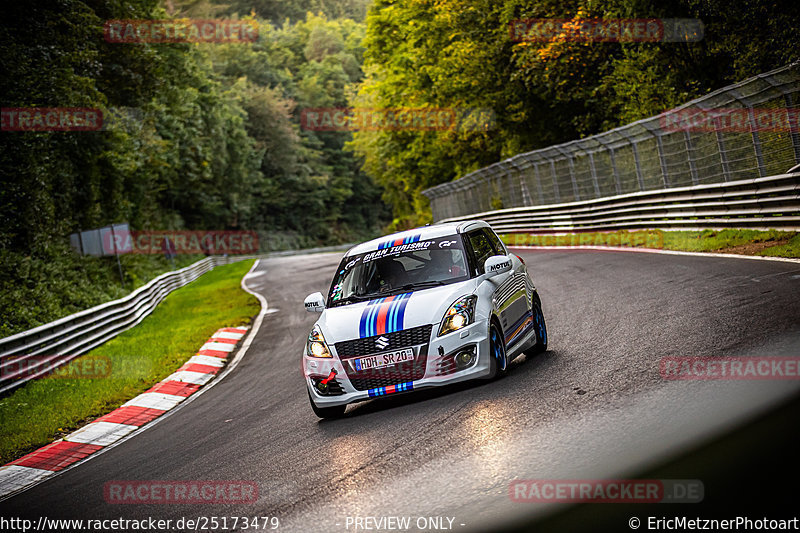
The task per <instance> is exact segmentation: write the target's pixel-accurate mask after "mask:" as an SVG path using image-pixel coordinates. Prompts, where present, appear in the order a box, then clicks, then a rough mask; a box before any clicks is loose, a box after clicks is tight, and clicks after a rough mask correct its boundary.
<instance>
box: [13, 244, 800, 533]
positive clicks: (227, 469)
mask: <svg viewBox="0 0 800 533" xmlns="http://www.w3.org/2000/svg"><path fill="white" fill-rule="evenodd" d="M519 253H520V255H521V256H522V257H523V258H524V259H525V261H526V262H527V264H528V265H529V268H530V271H531V274H532V278H533V280H534V283H535V284H536V286H537V287H538V288H539V291H540V294H541V297H542V302H543V307H544V313H545V317H546V319H547V324H548V330H549V334H550V346H549V348H550V349H549V351H548V352H546V353H545V354H542V355H539V356H537V357H534V358H532V359H530V360H526V359H525V358H524V357H523V358H520V359H518V360H517V361H516V362H515V363H514V364H513V365H512V366H511V369H510V373H509V375H507V376H506V377H504V378H503V379H501V380H499V381H496V382H487V383H478V384H469V385H460V386H456V387H453V388H448V389H442V390H437V391H434V392H423V393H420V394H415V395H412V396H405V397H396V398H389V399H386V400H383V401H371V402H367V403H362V404H359V405H357V406H352V407H350V408H349V410H348V415H347V416H346V417H345V418H344V419H342V420H336V421H324V422H320V421H318V419H317V418H316V417H315V416H314V414H313V413H312V411H311V408H310V407H309V404H308V398H307V395H306V391H305V388H304V383H303V378H302V375H301V371H300V353H301V351H302V349H303V346H304V342H305V338H306V335H307V334H308V331H309V329H310V327H311V326H312V324H313V323H314V320H315V318H316V316H317V315H315V314H309V313H306V312H305V310H304V309H303V305H302V302H303V299H304V297H305V296H306V295H307V294H309V293H311V292H315V291H318V290H320V291H323V292H325V291H326V290H327V288H328V285H329V283H330V278H331V276H332V274H333V270H334V268H335V266H336V264H337V263H338V261H339V258H340V254H316V255H306V256H291V257H276V258H271V259H267V260H261V262H260V263H259V265H258V268H257V269H256V270H255V271H253V272H252V273H251V274H250V276H249V277H248V279H247V283H248V286H249V287H250V288H252V289H253V290H255V291H257V292H259V293H261V294H263V295H264V296H265V297H266V298H267V301H268V302H269V310H270V312H269V314H267V315H266V317H265V319H264V322H263V325H262V327H261V329H260V331H259V333H258V335H257V337H256V339H255V341H254V343H253V345H252V346H251V348H250V350H249V352H248V353H247V355H246V357H245V358H244V359H243V360H242V361H241V363H240V364H239V366H238V367H237V368H236V369H235V370H234V371H233V372H231V373H230V374H229V375H228V376H227V377H225V379H224V380H222V381H221V382H220V383H218V384H216V385H215V386H214V387H213V388H212V389H210V390H209V391H207V392H206V393H204V394H202V395H201V396H199V397H198V398H197V399H195V400H194V401H192V402H191V403H189V404H187V405H186V406H184V407H182V408H180V409H179V410H177V411H176V412H174V413H173V414H171V415H170V416H168V417H166V418H165V419H164V420H162V421H160V422H159V423H157V424H156V425H155V426H153V427H151V428H150V429H148V430H146V431H144V432H142V433H141V434H139V435H136V436H134V437H133V438H132V439H130V440H128V441H126V442H123V443H122V444H120V445H119V446H116V447H114V448H112V449H109V450H108V451H106V452H104V453H102V454H100V455H99V456H97V457H95V458H94V459H92V460H90V461H88V462H87V463H85V464H82V465H79V466H78V467H76V468H72V469H70V470H67V471H66V472H64V473H63V474H60V475H57V476H54V477H53V478H51V479H49V480H48V481H46V482H44V483H42V484H40V485H38V486H35V487H33V488H32V489H30V490H28V491H26V492H23V493H21V494H19V495H17V496H15V497H13V498H10V499H8V500H5V501H3V502H0V515H2V516H6V517H7V516H15V517H30V518H34V519H35V518H38V517H39V516H47V517H50V518H59V517H61V518H97V519H103V518H119V517H123V518H126V517H127V518H146V517H155V518H159V519H169V518H171V519H178V518H181V517H198V516H218V517H221V516H243V515H246V516H251V517H252V516H277V517H279V519H280V524H281V525H280V528H279V529H278V530H279V531H312V532H313V531H325V532H337V531H341V532H346V531H354V529H353V526H352V522H348V517H350V518H351V519H352V518H353V517H365V516H372V517H382V516H384V517H385V516H410V517H413V518H414V520H416V518H417V517H447V518H450V519H452V520H453V521H452V529H453V530H456V531H489V530H494V529H497V528H498V527H499V525H501V524H508V523H509V521H513V520H515V519H521V518H522V519H533V518H536V517H543V516H545V515H546V514H548V513H550V512H551V511H563V510H564V509H565V507H564V505H565V504H532V503H517V502H512V501H511V499H510V498H509V484H510V483H511V482H512V481H513V480H515V479H534V478H535V479H603V478H625V477H637V476H638V475H640V474H641V473H643V472H646V471H648V470H649V469H652V468H655V467H657V466H658V465H659V464H662V463H664V462H666V461H669V460H672V459H675V458H677V457H681V456H685V455H686V454H687V453H688V452H690V451H692V450H693V449H695V448H696V447H698V446H700V445H703V444H707V443H709V442H712V441H713V439H715V438H718V437H721V436H723V435H725V434H727V433H729V432H730V431H731V430H732V429H734V428H736V427H740V426H741V425H742V424H745V423H749V422H752V421H755V420H758V419H760V418H761V417H763V416H764V414H765V413H767V412H768V411H770V410H773V409H775V408H776V407H777V406H778V405H780V404H781V403H782V402H785V401H787V400H788V399H790V398H791V397H793V396H794V395H796V394H797V391H798V388H800V387H799V385H800V381H798V380H783V381H776V380H769V381H764V380H752V381H667V380H664V379H663V378H662V377H661V375H660V373H659V362H660V360H661V358H663V357H666V356H738V355H750V356H788V355H791V356H798V355H800V334H799V333H800V263H790V262H773V261H758V260H743V259H736V258H729V257H724V256H721V257H695V256H681V255H661V254H649V253H632V252H602V251H578V250H575V251H536V252H531V251H520V252H519ZM795 420H800V417H797V418H795ZM789 429H791V428H787V431H788V430H789ZM752 438H753V439H755V441H754V442H756V444H758V445H759V446H761V449H763V453H764V454H765V455H769V454H770V453H771V452H770V447H771V445H772V444H773V442H772V440H771V439H772V437H771V436H760V435H752ZM759 439H760V440H759ZM795 442H796V441H795ZM795 449H796V448H795ZM798 465H800V460H799V458H798V456H797V455H796V454H795V455H794V457H793V458H791V460H790V461H787V466H786V470H785V471H784V472H783V473H784V474H785V475H787V476H788V475H793V476H794V481H793V483H794V485H793V486H794V487H795V489H794V490H795V491H797V488H796V487H798V486H800V485H799V484H798V481H797V479H798V478H797V477H796V472H798V471H800V468H799V467H798ZM730 466H731V468H733V469H736V468H738V467H739V466H740V465H737V464H732V465H730ZM684 477H685V478H695V477H697V476H692V475H691V472H689V475H685V476H684ZM111 480H246V481H254V482H256V483H257V484H258V486H259V500H258V502H257V503H254V504H247V505H242V504H239V505H227V506H224V505H110V504H107V503H106V502H105V501H104V497H103V486H104V484H105V483H106V482H107V481H111ZM701 481H703V482H704V485H705V497H704V503H697V504H688V505H686V506H683V507H689V505H691V506H692V507H690V510H692V511H693V513H694V514H696V515H700V516H702V515H703V512H704V511H705V510H706V507H705V505H706V504H708V503H709V502H714V501H715V495H714V492H713V491H714V489H715V488H716V487H717V485H716V484H715V483H714V481H713V480H709V479H701ZM743 490H750V491H752V492H751V493H750V494H751V497H750V499H749V500H745V501H750V504H751V507H749V508H748V507H747V505H744V506H742V505H739V506H737V508H736V509H732V512H734V511H735V512H738V514H740V515H742V514H743V515H747V514H748V512H749V511H753V512H754V513H755V511H761V509H762V505H763V503H764V501H765V500H764V497H765V494H764V493H763V492H761V489H760V488H757V487H743ZM770 490H772V491H775V490H778V489H776V488H775V487H771V488H770ZM771 497H772V500H771V501H772V502H773V503H774V502H775V501H777V500H776V499H775V498H776V496H775V495H774V494H773V495H772V496H771ZM791 500H792V501H794V502H797V501H798V497H797V492H795V494H794V495H793V496H791ZM617 505H621V504H617ZM631 505H634V504H631ZM659 505H660V506H661V507H662V508H663V509H664V511H663V512H664V513H665V514H669V513H674V512H675V509H676V507H674V505H675V504H659ZM628 508H630V507H628ZM796 509H797V505H796V503H795V506H794V509H793V511H794V512H796ZM790 510H791V509H790ZM759 517H760V515H759ZM412 523H413V521H412ZM448 523H449V522H448V520H447V519H445V520H444V522H443V524H445V525H447V524H448ZM348 524H349V525H350V527H349V528H348V527H347V526H348ZM430 529H432V528H430ZM642 529H643V530H644V529H646V528H642ZM416 530H417V529H412V531H416ZM619 530H620V531H630V529H629V527H628V524H627V521H624V522H620V524H619ZM362 531H363V530H362Z"/></svg>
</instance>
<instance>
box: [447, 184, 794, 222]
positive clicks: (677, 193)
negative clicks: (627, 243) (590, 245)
mask: <svg viewBox="0 0 800 533" xmlns="http://www.w3.org/2000/svg"><path fill="white" fill-rule="evenodd" d="M453 220H485V221H486V222H488V223H489V224H491V225H492V227H493V228H494V229H495V230H496V231H497V232H498V233H520V232H535V233H564V232H582V231H611V230H618V229H644V228H648V229H656V228H661V229H685V230H697V229H721V228H752V229H784V230H800V172H791V173H787V174H780V175H777V176H769V177H765V178H754V179H747V180H738V181H731V182H727V183H713V184H708V185H696V186H691V187H676V188H672V189H662V190H659V191H645V192H638V193H631V194H623V195H618V196H611V197H607V198H599V199H595V200H587V201H583V202H570V203H564V204H555V205H545V206H531V207H518V208H512V209H500V210H494V211H485V212H483V213H475V214H472V215H467V216H462V217H453V218H449V219H444V220H441V221H439V222H449V221H453Z"/></svg>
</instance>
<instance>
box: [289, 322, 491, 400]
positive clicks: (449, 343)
mask: <svg viewBox="0 0 800 533" xmlns="http://www.w3.org/2000/svg"><path fill="white" fill-rule="evenodd" d="M438 329H439V324H435V325H433V329H432V334H431V339H430V342H429V343H428V351H427V360H426V364H425V373H424V375H423V377H422V378H420V379H415V380H412V379H409V380H408V381H401V382H399V383H396V384H394V385H388V386H381V387H374V388H371V389H367V390H358V389H356V388H355V387H354V386H353V383H352V382H351V381H350V378H349V377H348V374H347V372H346V371H345V367H344V364H343V363H342V361H341V360H340V359H339V357H338V356H337V355H336V354H335V353H334V356H333V357H332V358H324V359H322V358H315V357H309V356H307V355H304V356H303V374H304V376H305V379H306V385H307V386H308V390H309V392H310V394H311V398H312V400H313V402H314V403H315V404H316V405H317V407H333V406H336V405H345V404H349V403H353V402H357V401H362V400H368V399H370V398H376V397H381V396H387V395H394V394H404V393H407V392H413V391H415V390H419V389H424V388H430V387H441V386H444V385H450V384H453V383H458V382H460V381H466V380H470V379H479V378H485V377H488V376H489V373H490V371H491V367H490V360H489V358H490V355H489V326H488V321H486V320H478V321H476V322H475V323H473V324H470V325H469V326H466V327H464V328H462V329H460V330H458V331H454V332H451V333H448V334H447V335H443V336H441V337H439V336H438V335H437V333H438ZM469 350H473V351H474V353H475V357H474V361H472V363H471V364H468V365H466V366H464V367H463V368H459V366H458V365H457V364H456V362H455V359H454V357H455V356H456V355H458V354H459V353H461V352H462V351H469ZM334 351H335V350H334ZM364 355H369V354H364ZM451 360H452V364H451ZM331 370H335V371H336V376H335V380H336V383H337V387H335V390H337V392H338V390H339V388H340V389H341V391H342V392H343V393H341V394H331V395H323V394H321V393H320V392H319V391H318V390H317V387H316V382H317V381H319V380H320V379H323V378H325V377H328V376H329V375H330V373H331ZM451 370H452V371H451Z"/></svg>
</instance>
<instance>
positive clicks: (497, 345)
mask: <svg viewBox="0 0 800 533" xmlns="http://www.w3.org/2000/svg"><path fill="white" fill-rule="evenodd" d="M491 339H492V355H493V356H494V358H495V359H497V366H498V368H499V369H500V370H505V369H506V351H505V348H504V347H503V343H502V342H501V341H500V335H498V333H497V328H494V327H493V328H492V335H491Z"/></svg>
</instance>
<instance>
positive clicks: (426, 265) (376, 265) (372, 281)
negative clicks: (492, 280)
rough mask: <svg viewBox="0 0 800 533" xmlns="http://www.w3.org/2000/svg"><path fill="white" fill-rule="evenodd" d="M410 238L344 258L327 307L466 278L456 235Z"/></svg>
mask: <svg viewBox="0 0 800 533" xmlns="http://www.w3.org/2000/svg"><path fill="white" fill-rule="evenodd" d="M413 240H414V238H413V237H412V238H408V239H399V240H397V241H387V242H386V243H384V244H382V245H381V248H380V249H378V250H376V251H373V252H367V253H363V254H359V255H354V256H347V257H345V258H344V259H343V260H342V262H341V264H340V265H339V268H338V269H337V272H336V276H335V277H334V279H333V283H332V284H331V290H330V292H329V294H328V307H336V306H338V305H346V304H350V303H354V302H360V301H365V300H372V299H374V298H381V297H384V296H389V295H392V294H398V293H400V292H407V291H413V290H420V289H425V288H430V287H437V286H439V285H446V284H448V283H455V282H457V281H464V280H466V279H468V278H469V270H468V269H467V258H466V253H465V252H464V247H463V244H462V241H461V237H460V236H459V235H449V236H446V237H439V238H435V239H428V240H424V241H419V240H417V241H416V242H408V241H413Z"/></svg>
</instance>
